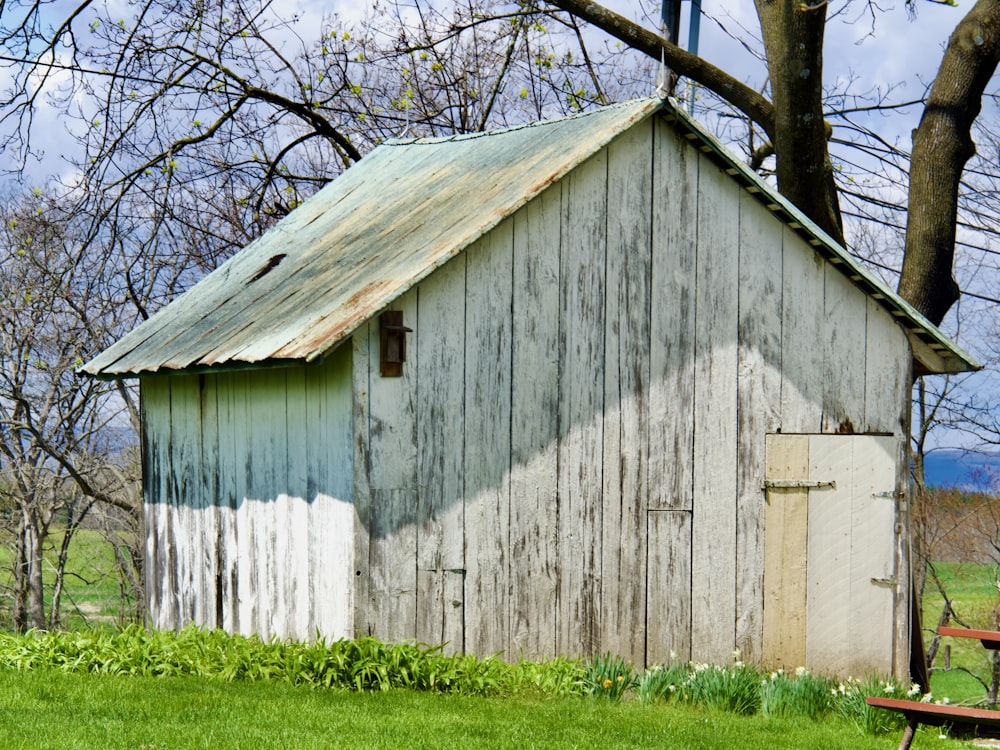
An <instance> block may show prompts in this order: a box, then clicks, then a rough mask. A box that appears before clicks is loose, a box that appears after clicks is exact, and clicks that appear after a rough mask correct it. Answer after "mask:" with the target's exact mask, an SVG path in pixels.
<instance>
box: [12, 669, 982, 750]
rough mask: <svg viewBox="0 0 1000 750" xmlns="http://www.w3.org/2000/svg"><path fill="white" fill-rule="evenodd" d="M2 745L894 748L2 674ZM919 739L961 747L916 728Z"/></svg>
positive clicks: (615, 715)
mask: <svg viewBox="0 0 1000 750" xmlns="http://www.w3.org/2000/svg"><path fill="white" fill-rule="evenodd" d="M0 706H2V708H0V746H2V747H4V748H8V749H11V750H13V749H15V748H24V749H25V750H27V749H28V748H31V750H44V749H45V748H53V750H54V749H55V748H59V750H70V749H73V748H101V749H102V750H113V749H115V748H130V749H132V750H137V749H139V748H142V749H143V750H168V749H170V750H174V749H181V748H184V749H187V748H212V750H225V749H226V748H234V749H235V748H241V749H243V750H246V749H248V748H294V749H296V750H311V749H313V748H316V749H319V748H343V749H349V748H457V747H461V748H512V749H513V748H517V749H518V750H523V749H525V748H567V749H568V748H588V750H589V749H590V748H600V749H601V750H604V749H606V748H637V747H656V748H664V749H667V750H670V749H672V748H677V749H678V750H681V749H684V750H691V749H692V748H696V749H702V748H703V749H704V750H711V749H714V748H718V749H719V750H733V748H740V749H741V750H752V749H753V748H766V749H767V750H781V749H782V748H789V749H791V748H796V750H798V749H800V748H819V747H822V748H827V749H831V750H832V749H836V748H844V750H847V749H848V748H850V749H851V750H866V749H869V748H870V749H872V750H875V749H876V748H893V747H896V745H897V744H898V743H899V735H898V734H897V733H893V734H890V735H885V736H881V737H870V736H865V735H863V734H861V732H860V730H859V729H858V728H857V727H855V726H853V725H852V724H850V723H848V722H846V721H843V720H840V719H832V718H830V719H827V720H823V721H811V720H809V719H796V720H791V719H776V718H772V717H764V716H760V715H757V716H750V717H743V716H737V715H735V714H726V713H718V712H711V711H704V710H699V709H697V708H691V707H682V706H674V705H663V704H658V705H646V704H640V703H638V702H636V701H624V702H621V703H615V702H611V701H607V700H598V699H593V698H579V697H569V698H547V699H528V698H504V699H496V698H482V697H467V696H453V695H435V694H428V693H417V692H413V691H408V690H392V691H388V692H380V693H356V692H346V691H339V690H322V689H320V690H317V689H311V688H303V687H290V686H287V685H282V684H275V683H266V682H261V683H224V682H221V681H217V680H210V679H195V678H180V677H177V678H146V677H118V676H108V675H80V674H65V673H61V672H52V671H44V670H43V671H34V672H10V671H8V672H4V673H3V679H2V680H0ZM916 746H918V747H920V748H921V749H922V750H924V749H926V748H941V749H947V748H959V747H964V745H962V744H960V743H958V742H955V741H949V740H941V739H939V738H938V732H937V731H936V730H930V731H921V733H920V735H919V737H918V739H917V741H916Z"/></svg>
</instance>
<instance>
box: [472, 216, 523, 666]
mask: <svg viewBox="0 0 1000 750" xmlns="http://www.w3.org/2000/svg"><path fill="white" fill-rule="evenodd" d="M513 234H514V233H513V222H511V221H510V220H508V221H505V222H503V223H501V224H500V225H499V226H498V227H497V228H496V229H494V230H493V231H492V232H490V233H489V234H488V235H486V236H485V237H484V238H483V239H482V240H480V242H479V243H477V245H476V246H475V247H473V248H470V249H469V250H468V251H467V252H466V258H467V261H466V262H467V275H466V278H467V286H466V303H465V309H466V322H465V389H464V392H465V486H464V496H465V498H466V507H465V569H466V579H465V623H466V631H465V650H466V651H468V652H472V653H476V654H479V655H481V656H485V655H487V654H492V653H496V652H497V651H501V650H506V649H507V648H508V646H509V643H510V614H509V613H510V610H509V600H508V593H507V587H508V577H509V574H510V560H509V557H508V555H509V547H508V545H509V540H508V535H509V533H510V479H509V477H510V441H511V438H510V424H511V423H510V414H511V407H510V398H511V390H510V389H511V370H510V367H511V300H512V295H513V291H512V264H513V252H514V237H513Z"/></svg>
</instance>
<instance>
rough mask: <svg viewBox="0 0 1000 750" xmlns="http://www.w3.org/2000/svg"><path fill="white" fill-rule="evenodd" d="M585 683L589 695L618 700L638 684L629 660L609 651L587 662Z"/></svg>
mask: <svg viewBox="0 0 1000 750" xmlns="http://www.w3.org/2000/svg"><path fill="white" fill-rule="evenodd" d="M585 684H586V686H587V692H588V693H589V694H590V695H593V696H596V697H600V698H610V699H611V700H616V701H618V700H621V699H622V696H623V695H625V693H627V692H628V691H629V690H632V689H633V688H634V687H635V686H636V685H637V684H638V679H637V677H636V675H635V672H634V671H633V668H632V662H631V661H625V660H624V659H622V658H621V657H620V656H614V655H613V654H610V653H609V654H605V655H604V656H598V657H597V658H595V659H593V660H591V661H590V662H588V664H587V676H586V678H585Z"/></svg>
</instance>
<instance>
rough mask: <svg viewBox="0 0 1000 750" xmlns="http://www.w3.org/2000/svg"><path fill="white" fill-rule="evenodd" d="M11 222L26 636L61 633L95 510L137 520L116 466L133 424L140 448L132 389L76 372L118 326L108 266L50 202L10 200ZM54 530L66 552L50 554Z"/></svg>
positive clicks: (1, 416) (9, 318)
mask: <svg viewBox="0 0 1000 750" xmlns="http://www.w3.org/2000/svg"><path fill="white" fill-rule="evenodd" d="M0 221H2V223H0V259H2V260H0V437H2V439H0V498H2V505H3V507H4V509H5V511H6V512H5V514H4V521H5V522H6V523H7V524H9V527H8V532H9V534H10V536H11V538H12V539H13V547H14V560H13V573H14V575H13V592H12V599H13V612H12V619H13V625H14V627H15V628H17V629H18V630H25V629H27V628H51V627H55V626H57V625H58V623H59V621H60V602H61V594H62V591H63V584H64V581H65V574H66V563H67V560H68V555H69V545H70V543H71V541H72V539H73V535H74V533H75V532H76V531H77V530H78V529H79V528H80V525H81V523H83V521H84V520H85V519H86V518H87V517H88V515H90V514H92V509H93V508H94V505H95V503H101V504H104V505H109V506H115V507H117V508H118V509H119V510H120V511H123V512H125V513H126V514H128V515H131V516H134V515H135V511H136V508H137V507H138V504H137V500H138V493H137V491H136V490H135V489H133V488H132V487H133V485H134V478H133V479H125V478H124V476H123V474H122V472H123V471H124V470H125V469H124V468H123V467H122V466H121V465H117V464H118V461H117V460H118V459H121V457H122V456H123V455H124V454H123V448H124V447H125V444H123V443H121V442H119V440H120V439H119V438H116V437H115V436H116V435H122V433H123V429H122V428H123V427H124V428H125V430H124V432H125V433H126V440H130V438H129V437H128V432H129V431H130V430H131V429H133V428H134V425H132V424H131V422H130V421H129V420H128V419H127V416H124V415H127V414H128V410H127V409H126V410H124V411H123V409H122V402H121V398H122V396H123V395H125V394H123V392H122V391H121V390H118V389H116V388H115V387H113V386H109V384H106V383H99V382H97V381H91V380H88V379H82V378H78V377H77V376H76V375H75V373H74V370H75V368H76V367H77V366H79V364H80V363H82V362H83V361H84V358H85V357H87V356H89V355H90V354H92V353H93V352H94V350H95V347H99V346H100V342H106V341H107V338H108V331H109V330H117V329H118V327H117V326H116V325H115V320H114V313H113V305H112V304H110V303H109V300H108V299H107V298H106V297H105V294H106V292H105V290H104V289H102V288H100V287H99V286H97V285H95V284H94V282H93V280H94V279H95V278H97V276H98V268H97V267H98V266H99V265H101V264H103V263H105V260H104V258H102V257H100V256H95V253H93V251H90V250H87V249H86V247H85V246H82V245H81V244H80V242H79V239H78V237H76V236H75V233H74V230H75V226H74V220H73V217H71V216H69V215H67V214H65V213H64V212H63V210H62V208H61V207H60V206H59V205H57V204H54V203H53V202H52V201H51V200H49V199H47V198H46V197H45V196H44V195H34V196H31V197H29V198H26V199H23V200H18V199H16V198H14V199H11V200H10V201H8V202H7V204H6V205H5V206H4V207H3V208H2V209H0ZM132 414H133V417H134V412H132ZM123 418H124V419H126V422H125V423H124V424H119V422H120V420H122V419H123ZM133 474H134V472H133ZM129 495H130V496H129ZM54 524H57V525H58V526H59V529H60V532H61V534H60V535H59V547H58V549H55V550H53V551H52V553H51V554H49V555H46V554H45V549H46V546H47V545H48V544H49V541H50V540H49V536H50V530H51V529H52V527H53V525H54ZM46 565H51V566H52V571H51V578H52V579H53V583H52V585H51V588H48V587H47V586H46V585H45V582H44V577H45V576H44V570H43V569H44V568H45V566H46ZM47 588H48V593H49V596H48V606H46V589H47Z"/></svg>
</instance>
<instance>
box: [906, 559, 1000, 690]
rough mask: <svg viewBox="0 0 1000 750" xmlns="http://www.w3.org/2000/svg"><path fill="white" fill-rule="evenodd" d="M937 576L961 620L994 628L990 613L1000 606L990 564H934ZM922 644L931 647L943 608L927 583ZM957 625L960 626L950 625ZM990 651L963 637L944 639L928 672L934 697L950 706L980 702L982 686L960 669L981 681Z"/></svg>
mask: <svg viewBox="0 0 1000 750" xmlns="http://www.w3.org/2000/svg"><path fill="white" fill-rule="evenodd" d="M935 567H936V569H937V571H938V575H939V576H940V577H941V580H942V582H943V583H944V586H945V590H946V591H947V592H948V595H949V596H950V597H951V599H952V602H953V606H954V608H955V610H956V612H957V613H958V615H959V616H960V617H961V618H962V620H963V621H964V622H966V623H968V624H969V625H971V626H973V627H978V628H985V629H990V630H992V629H994V628H995V626H994V625H993V620H992V612H993V610H994V608H995V607H997V606H998V605H1000V600H998V595H997V584H996V579H995V572H996V568H995V566H993V565H974V564H972V563H937V564H936V566H935ZM923 605H924V606H923V626H924V643H925V644H926V645H928V646H929V645H930V642H931V638H933V637H934V629H935V628H936V627H937V623H938V619H939V618H940V616H941V609H942V607H943V606H944V600H943V599H942V597H941V595H940V593H939V592H938V590H937V589H936V588H935V587H934V586H933V584H932V583H931V582H930V581H928V583H927V586H926V589H925V592H924V602H923ZM951 624H952V625H955V626H959V625H960V623H958V622H954V621H953V622H952V623H951ZM946 646H950V647H951V666H952V669H951V670H950V671H944V670H943V667H944V665H945V647H946ZM989 657H990V652H989V651H987V650H986V649H984V648H983V647H982V645H981V644H980V643H979V641H973V640H967V639H964V638H944V639H942V641H941V646H940V650H939V651H938V655H937V658H936V660H935V670H934V671H933V672H932V673H931V692H932V693H933V694H934V696H935V698H938V697H945V696H947V697H948V698H949V699H950V700H951V701H952V702H953V703H954V702H961V701H976V700H981V699H982V698H983V697H984V696H985V689H984V688H983V686H982V685H981V684H980V683H979V682H978V681H977V680H976V679H975V678H974V677H972V676H971V675H969V674H968V673H966V672H964V671H962V670H961V669H959V668H960V667H964V668H966V669H969V670H971V671H973V672H975V673H976V674H979V675H981V676H983V677H984V678H985V677H986V676H987V675H988V673H989V668H990V667H989Z"/></svg>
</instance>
